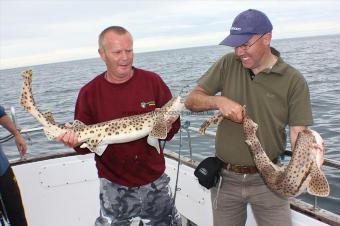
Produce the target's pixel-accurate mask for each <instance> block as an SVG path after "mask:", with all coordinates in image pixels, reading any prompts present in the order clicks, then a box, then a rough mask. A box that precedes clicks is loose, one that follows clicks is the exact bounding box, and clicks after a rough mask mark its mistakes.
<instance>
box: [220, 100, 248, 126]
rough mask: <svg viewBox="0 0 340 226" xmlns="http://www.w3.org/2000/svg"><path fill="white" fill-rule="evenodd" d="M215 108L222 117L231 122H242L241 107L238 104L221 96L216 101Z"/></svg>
mask: <svg viewBox="0 0 340 226" xmlns="http://www.w3.org/2000/svg"><path fill="white" fill-rule="evenodd" d="M217 106H218V109H219V110H220V112H221V114H222V115H223V116H224V117H226V118H228V119H230V120H231V121H233V122H237V123H242V122H243V117H244V114H243V107H242V106H241V105H240V104H239V103H237V102H235V101H233V100H230V99H228V98H226V97H223V96H221V97H219V99H218V102H217Z"/></svg>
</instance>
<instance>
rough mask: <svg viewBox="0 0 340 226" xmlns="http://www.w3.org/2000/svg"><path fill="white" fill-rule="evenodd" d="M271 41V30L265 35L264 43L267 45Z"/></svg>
mask: <svg viewBox="0 0 340 226" xmlns="http://www.w3.org/2000/svg"><path fill="white" fill-rule="evenodd" d="M271 41H272V33H271V32H269V33H267V34H265V35H264V36H263V43H264V44H265V45H268V46H269V45H270V42H271Z"/></svg>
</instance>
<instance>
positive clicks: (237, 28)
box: [230, 27, 242, 31]
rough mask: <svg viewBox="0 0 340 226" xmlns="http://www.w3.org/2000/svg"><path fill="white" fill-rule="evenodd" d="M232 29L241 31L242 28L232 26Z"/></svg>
mask: <svg viewBox="0 0 340 226" xmlns="http://www.w3.org/2000/svg"><path fill="white" fill-rule="evenodd" d="M230 30H233V31H240V30H242V28H240V27H231V28H230Z"/></svg>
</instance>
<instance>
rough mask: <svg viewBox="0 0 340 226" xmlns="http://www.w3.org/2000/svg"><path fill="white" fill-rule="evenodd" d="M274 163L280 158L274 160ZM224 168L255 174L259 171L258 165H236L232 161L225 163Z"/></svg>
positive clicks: (235, 171)
mask: <svg viewBox="0 0 340 226" xmlns="http://www.w3.org/2000/svg"><path fill="white" fill-rule="evenodd" d="M272 162H273V163H275V164H276V163H277V162H278V159H277V158H276V159H274V160H272ZM223 168H224V169H226V170H228V171H231V172H234V173H240V174H254V173H258V171H257V168H256V166H241V165H234V164H231V163H223Z"/></svg>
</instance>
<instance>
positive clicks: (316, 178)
mask: <svg viewBox="0 0 340 226" xmlns="http://www.w3.org/2000/svg"><path fill="white" fill-rule="evenodd" d="M245 111H246V110H245V108H244V114H245V116H244V120H243V130H244V136H245V142H246V143H247V144H248V145H249V150H250V152H251V154H252V156H253V159H254V163H255V165H256V167H257V169H258V171H259V173H260V174H261V176H262V178H263V179H264V181H265V183H266V184H267V186H268V187H269V189H271V190H272V191H273V192H275V193H276V194H278V195H280V196H282V197H295V196H298V195H299V194H301V193H302V192H303V191H305V190H306V188H307V192H308V193H310V194H312V195H316V196H321V197H325V196H328V195H329V192H330V188H329V184H328V181H327V178H326V177H325V175H324V173H323V171H322V164H323V160H324V146H323V140H322V138H321V136H320V135H319V134H318V133H317V132H316V131H314V130H311V129H305V130H303V131H301V132H300V133H299V134H298V137H297V140H296V144H295V147H294V150H293V151H292V158H291V160H290V161H289V163H288V165H287V166H279V165H276V164H274V163H273V162H272V161H271V160H270V159H269V157H268V156H267V154H266V152H265V150H264V149H263V148H262V146H261V143H260V140H259V139H258V138H257V136H256V131H257V128H258V125H257V124H256V123H255V122H254V121H253V120H252V119H250V118H249V116H247V115H246V113H245ZM223 119H224V118H223V116H222V115H220V114H216V115H215V116H213V117H211V118H209V119H208V120H207V121H205V122H204V123H203V124H202V126H201V128H200V132H201V133H204V132H205V130H206V129H207V128H208V127H209V126H210V125H211V124H218V123H220V122H221V121H222V120H223ZM226 136H227V134H226ZM240 139H241V137H240ZM316 144H318V145H319V148H318V147H317V145H316Z"/></svg>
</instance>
